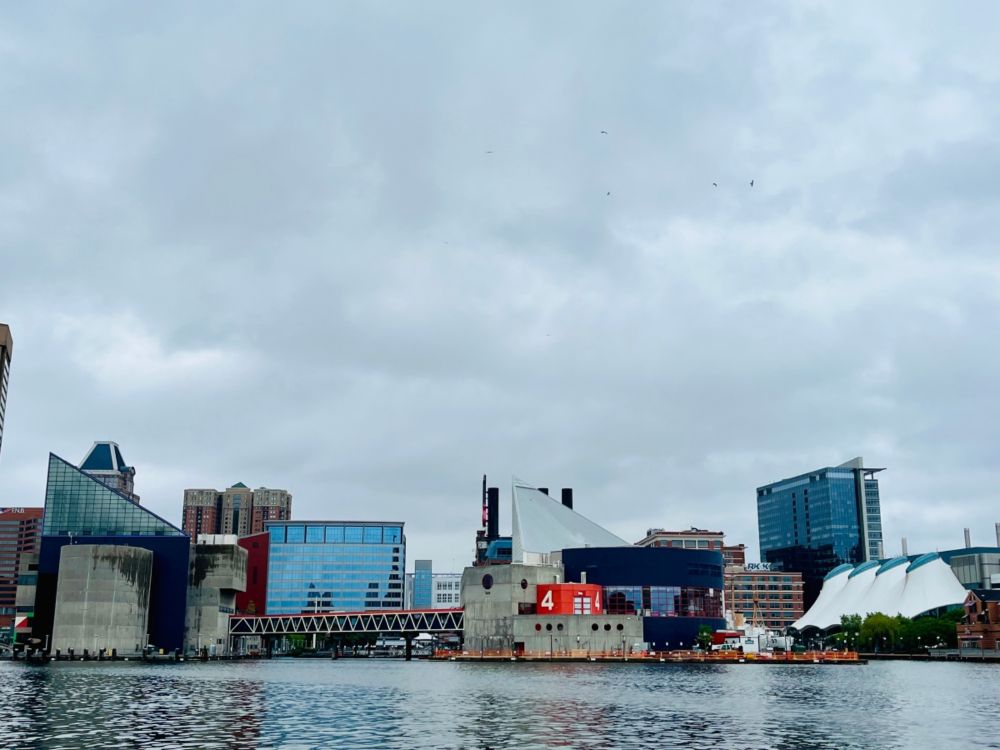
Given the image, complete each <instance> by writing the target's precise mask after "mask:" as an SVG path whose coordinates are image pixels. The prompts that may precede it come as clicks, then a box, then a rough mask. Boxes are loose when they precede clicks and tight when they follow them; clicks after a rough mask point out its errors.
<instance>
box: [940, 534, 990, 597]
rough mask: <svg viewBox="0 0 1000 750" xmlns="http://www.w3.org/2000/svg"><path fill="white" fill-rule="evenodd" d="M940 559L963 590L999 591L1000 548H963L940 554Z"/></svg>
mask: <svg viewBox="0 0 1000 750" xmlns="http://www.w3.org/2000/svg"><path fill="white" fill-rule="evenodd" d="M998 545H1000V540H998ZM941 557H942V559H943V560H944V561H945V562H946V563H948V565H949V566H951V570H952V572H953V573H954V574H955V577H956V578H958V580H959V582H960V583H961V584H962V585H963V586H965V588H967V589H984V590H988V589H1000V546H997V547H963V548H960V549H954V550H948V551H946V552H942V553H941Z"/></svg>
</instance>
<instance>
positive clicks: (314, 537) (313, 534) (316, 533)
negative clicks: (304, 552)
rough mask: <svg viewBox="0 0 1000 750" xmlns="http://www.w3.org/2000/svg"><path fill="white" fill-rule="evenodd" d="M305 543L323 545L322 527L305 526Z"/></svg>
mask: <svg viewBox="0 0 1000 750" xmlns="http://www.w3.org/2000/svg"><path fill="white" fill-rule="evenodd" d="M306 541H307V542H309V544H322V543H323V527H322V526H307V527H306Z"/></svg>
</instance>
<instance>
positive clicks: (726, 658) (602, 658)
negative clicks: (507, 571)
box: [431, 651, 868, 664]
mask: <svg viewBox="0 0 1000 750" xmlns="http://www.w3.org/2000/svg"><path fill="white" fill-rule="evenodd" d="M431 659H433V660H435V661H462V662H494V663H496V662H504V661H506V662H601V663H617V664H621V663H623V662H629V663H634V664H661V663H662V664H668V663H669V664H867V663H868V660H867V659H862V658H861V657H860V656H859V655H858V654H857V653H856V652H854V651H790V652H784V653H771V652H769V653H760V654H758V653H746V654H740V653H738V652H733V651H708V652H706V651H662V652H639V653H632V654H625V655H622V654H620V653H617V654H615V653H601V654H588V653H586V652H582V653H581V652H567V653H554V654H549V653H533V654H516V653H511V652H510V651H484V652H473V651H438V652H435V654H434V656H432V657H431Z"/></svg>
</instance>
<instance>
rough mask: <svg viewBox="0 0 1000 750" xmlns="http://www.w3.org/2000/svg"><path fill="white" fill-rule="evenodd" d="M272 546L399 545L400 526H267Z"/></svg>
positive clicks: (400, 541)
mask: <svg viewBox="0 0 1000 750" xmlns="http://www.w3.org/2000/svg"><path fill="white" fill-rule="evenodd" d="M268 532H269V533H270V534H271V543H272V544H401V543H402V541H403V528H402V527H401V526H346V525H339V524H338V525H333V526H313V525H309V526H304V525H298V524H279V525H269V526H268Z"/></svg>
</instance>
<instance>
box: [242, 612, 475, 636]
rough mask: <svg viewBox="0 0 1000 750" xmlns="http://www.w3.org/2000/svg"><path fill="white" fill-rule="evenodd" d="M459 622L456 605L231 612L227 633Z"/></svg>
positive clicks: (457, 626)
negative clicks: (282, 612) (287, 612)
mask: <svg viewBox="0 0 1000 750" xmlns="http://www.w3.org/2000/svg"><path fill="white" fill-rule="evenodd" d="M462 623H463V612H462V610H460V609H429V610H396V611H393V612H387V611H379V612H329V613H318V614H300V615H233V616H231V617H230V618H229V634H230V635H290V634H302V635H308V634H311V633H316V634H317V635H335V634H342V633H344V634H346V633H382V634H390V633H400V634H413V635H416V634H418V633H460V632H462Z"/></svg>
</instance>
